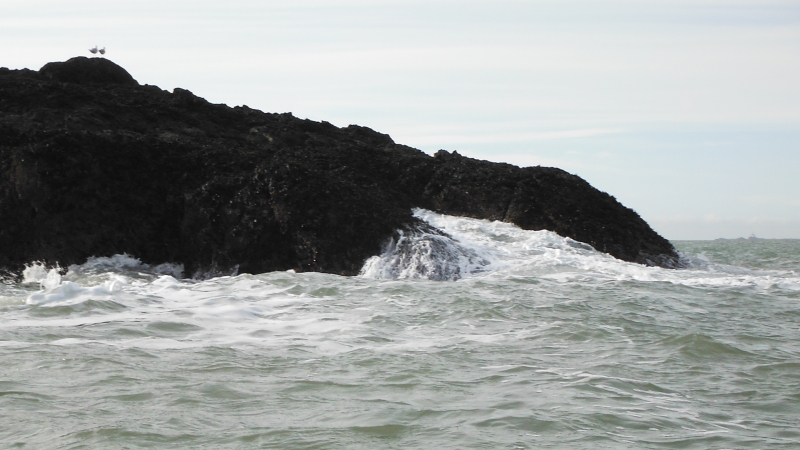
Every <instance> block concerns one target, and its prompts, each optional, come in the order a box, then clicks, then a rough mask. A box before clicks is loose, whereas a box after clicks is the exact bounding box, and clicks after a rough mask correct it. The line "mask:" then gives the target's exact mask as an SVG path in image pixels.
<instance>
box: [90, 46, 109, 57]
mask: <svg viewBox="0 0 800 450" xmlns="http://www.w3.org/2000/svg"><path fill="white" fill-rule="evenodd" d="M105 50H106V49H103V51H104V52H105ZM89 51H90V52H92V54H93V55H94V54H95V53H97V46H96V45H95V46H94V47H92V48H90V49H89Z"/></svg>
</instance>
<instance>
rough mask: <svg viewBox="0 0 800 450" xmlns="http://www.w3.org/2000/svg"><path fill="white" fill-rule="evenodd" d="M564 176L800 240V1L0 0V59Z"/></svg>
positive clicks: (654, 208) (723, 228)
mask: <svg viewBox="0 0 800 450" xmlns="http://www.w3.org/2000/svg"><path fill="white" fill-rule="evenodd" d="M94 45H99V46H100V47H103V46H105V47H106V48H107V50H108V53H107V54H106V57H108V58H109V59H111V60H112V61H114V62H116V63H117V64H119V65H121V66H122V67H124V68H125V69H127V70H128V71H129V72H130V73H131V75H133V77H134V78H136V79H137V80H138V81H139V82H140V83H143V84H145V83H146V84H154V85H157V86H159V87H161V88H163V89H173V88H175V87H182V88H186V89H189V90H191V91H192V92H194V93H195V94H196V95H199V96H201V97H204V98H206V99H208V100H209V101H212V102H215V103H226V104H228V105H231V106H234V105H241V104H246V105H248V106H250V107H252V108H257V109H261V110H263V111H267V112H287V111H290V112H292V113H293V114H294V115H295V116H298V117H301V118H309V119H313V120H327V121H329V122H331V123H333V124H335V125H338V126H347V125H349V124H359V125H364V126H368V127H371V128H373V129H375V130H378V131H380V132H383V133H388V134H390V135H391V136H392V138H393V139H394V140H395V142H398V143H402V144H406V145H410V146H412V147H416V148H419V149H421V150H423V151H426V152H428V153H433V152H435V151H437V150H439V149H442V148H443V149H447V150H451V151H452V150H457V151H458V152H459V153H462V154H464V155H467V156H471V157H475V158H480V159H488V160H492V161H503V162H510V163H513V164H517V165H521V166H527V165H538V164H541V165H548V166H555V167H560V168H562V169H564V170H567V171H568V172H571V173H574V174H577V175H579V176H581V177H583V178H584V179H586V180H587V181H589V182H590V183H591V184H592V185H594V186H595V187H597V188H599V189H601V190H603V191H606V192H608V193H609V194H611V195H613V196H615V197H616V198H617V199H619V200H620V201H621V202H622V203H623V204H624V205H626V206H628V207H631V208H633V209H634V210H636V211H637V212H638V213H639V214H640V215H641V216H642V217H643V218H644V219H645V220H646V221H648V222H649V223H650V224H651V226H653V228H654V229H655V230H656V231H658V232H659V233H661V234H662V235H664V236H665V237H667V238H669V239H714V238H718V237H725V238H735V237H740V236H745V237H746V236H749V235H750V234H751V233H755V234H756V235H757V236H759V237H766V238H800V181H799V180H800V177H798V176H797V174H798V172H799V171H800V2H799V1H797V0H793V1H785V0H784V1H771V0H760V1H751V0H740V1H735V0H692V1H683V0H668V1H656V0H652V1H651V0H639V1H631V0H620V1H602V0H552V1H551V0H541V1H539V0H528V1H508V0H493V1H469V0H466V1H448V0H426V1H390V0H370V1H365V0H327V1H319V0H292V1H284V0H280V1H263V0H262V1H251V0H229V1H205V0H193V1H183V0H179V1H169V0H162V1H158V2H156V1H152V0H140V1H137V2H115V1H95V0H87V1H68V0H67V1H65V0H60V1H53V0H26V1H24V2H23V1H18V0H14V1H8V0H0V49H1V50H0V66H5V67H10V68H14V69H19V68H24V67H27V68H32V69H38V68H40V67H41V66H42V65H44V64H45V63H47V62H49V61H63V60H66V59H68V58H70V57H72V56H79V55H84V56H91V55H90V54H89V52H88V49H89V48H90V47H92V46H94Z"/></svg>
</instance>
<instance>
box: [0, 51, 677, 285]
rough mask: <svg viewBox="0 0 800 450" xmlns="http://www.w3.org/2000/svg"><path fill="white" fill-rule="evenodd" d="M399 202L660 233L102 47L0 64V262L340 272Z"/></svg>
mask: <svg viewBox="0 0 800 450" xmlns="http://www.w3.org/2000/svg"><path fill="white" fill-rule="evenodd" d="M413 207H422V208H427V209H431V210H434V211H437V212H441V213H445V214H454V215H464V216H470V217H475V218H485V219H493V220H503V221H507V222H512V223H515V224H517V225H519V226H521V227H522V228H526V229H533V230H538V229H548V230H551V231H554V232H556V233H559V234H561V235H562V236H568V237H571V238H573V239H575V240H578V241H582V242H586V243H588V244H590V245H592V246H594V247H595V248H596V249H598V250H601V251H604V252H607V253H610V254H611V255H613V256H615V257H617V258H620V259H624V260H627V261H634V262H639V263H644V264H657V265H662V266H666V267H674V266H676V265H678V264H679V261H678V258H677V254H676V253H675V250H674V249H673V247H672V245H671V244H670V243H669V242H668V241H667V240H665V239H664V238H662V237H661V236H659V235H658V234H657V233H655V232H654V231H653V230H652V229H651V228H650V227H649V226H648V225H647V224H646V223H645V222H644V221H643V220H642V219H641V218H640V217H639V216H638V215H637V214H636V213H635V212H633V211H632V210H630V209H628V208H625V207H624V206H622V205H621V204H619V203H618V202H617V201H616V200H615V199H614V198H613V197H611V196H609V195H608V194H605V193H603V192H600V191H598V190H596V189H594V188H592V187H591V186H590V185H589V184H588V183H586V182H585V181H584V180H582V179H581V178H579V177H577V176H574V175H570V174H568V173H566V172H564V171H562V170H559V169H554V168H547V167H528V168H519V167H516V166H512V165H508V164H496V163H489V162H486V161H478V160H474V159H470V158H465V157H462V156H460V155H458V154H457V153H455V152H453V153H448V152H446V151H440V152H439V153H437V154H436V155H435V156H433V157H432V156H429V155H426V154H424V153H422V152H421V151H419V150H415V149H413V148H410V147H406V146H403V145H399V144H395V143H394V142H393V141H392V139H391V138H390V137H389V136H387V135H385V134H381V133H378V132H375V131H373V130H370V129H369V128H365V127H360V126H355V125H351V126H349V127H346V128H337V127H335V126H333V125H331V124H329V123H327V122H321V123H319V122H313V121H309V120H302V119H298V118H295V117H293V116H292V115H291V114H269V113H263V112H261V111H257V110H253V109H250V108H247V107H235V108H230V107H227V106H225V105H215V104H210V103H208V102H207V101H205V100H203V99H202V98H199V97H196V96H195V95H193V94H192V93H191V92H189V91H186V90H182V89H175V90H174V92H173V93H169V92H166V91H163V90H161V89H159V88H157V87H155V86H147V85H144V86H142V85H139V83H137V82H136V81H135V80H134V79H133V78H132V77H131V76H130V74H128V73H127V72H126V71H125V70H124V69H122V68H121V67H119V66H117V65H115V64H114V63H112V62H111V61H108V60H106V59H102V58H73V59H71V60H69V61H66V62H63V63H50V64H47V65H45V66H44V67H43V68H42V69H41V70H40V71H31V70H19V71H15V70H8V69H0V269H2V270H5V271H6V273H9V272H11V273H18V272H19V271H20V269H21V268H22V267H23V265H24V264H25V263H28V262H31V261H34V260H41V261H45V262H47V263H49V264H55V263H59V264H61V265H62V266H65V265H69V264H73V263H82V262H84V261H85V260H86V258H87V257H90V256H101V255H111V254H115V253H123V252H125V253H128V254H131V255H135V256H136V257H138V258H140V259H142V260H143V261H144V262H150V263H160V262H165V261H170V262H180V263H183V264H184V265H185V267H186V273H187V274H189V275H191V274H202V273H208V272H211V273H213V272H214V271H218V272H225V271H230V270H232V269H234V268H235V267H237V266H238V269H239V271H240V272H250V273H259V272H265V271H272V270H286V269H296V270H302V271H321V272H330V273H338V274H345V275H352V274H356V273H358V271H359V269H360V268H361V266H362V264H363V262H364V260H365V259H366V258H368V257H369V256H372V255H375V254H378V253H379V252H380V250H381V245H382V244H383V243H384V242H385V241H386V240H387V239H388V238H389V237H390V236H391V235H392V234H393V233H394V232H395V230H397V229H399V228H403V227H407V226H410V225H413V224H414V223H415V221H416V219H414V218H413V217H412V215H411V209H412V208H413Z"/></svg>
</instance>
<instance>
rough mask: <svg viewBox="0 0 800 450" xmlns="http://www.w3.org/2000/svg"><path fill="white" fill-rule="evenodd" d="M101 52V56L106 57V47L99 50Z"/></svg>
mask: <svg viewBox="0 0 800 450" xmlns="http://www.w3.org/2000/svg"><path fill="white" fill-rule="evenodd" d="M99 52H100V54H101V55H105V54H106V48H105V47H103V48H101V49H100V50H99Z"/></svg>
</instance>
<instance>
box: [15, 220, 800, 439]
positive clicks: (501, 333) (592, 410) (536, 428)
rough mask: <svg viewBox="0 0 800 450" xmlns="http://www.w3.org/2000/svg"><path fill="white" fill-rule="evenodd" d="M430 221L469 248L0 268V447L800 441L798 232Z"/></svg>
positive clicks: (118, 259)
mask: <svg viewBox="0 0 800 450" xmlns="http://www.w3.org/2000/svg"><path fill="white" fill-rule="evenodd" d="M438 220H440V221H450V222H452V223H450V225H451V228H450V229H449V230H448V231H449V232H453V234H454V236H456V237H457V238H459V239H460V242H461V243H462V244H463V245H464V246H469V247H470V248H475V249H477V250H476V254H478V255H480V256H481V257H482V258H484V259H486V260H487V261H486V262H488V265H484V266H485V267H483V268H482V269H480V270H473V269H474V268H473V269H469V270H468V268H465V269H463V274H464V275H465V276H464V277H463V278H461V279H459V280H458V281H429V280H424V279H413V277H406V278H403V279H388V280H387V279H375V278H370V273H372V272H369V271H368V270H365V274H364V276H361V277H351V278H347V277H339V276H334V275H325V274H316V273H303V274H297V273H292V272H275V273H268V274H262V275H246V274H245V275H239V276H235V277H219V278H213V279H209V280H205V281H194V280H180V279H179V278H175V277H173V276H170V275H165V269H164V268H163V267H162V268H152V267H148V266H145V265H141V264H139V263H138V262H137V261H135V260H134V259H132V258H129V257H125V256H116V257H113V258H96V259H94V260H92V261H90V262H87V264H85V265H83V266H77V267H72V268H70V272H69V273H68V274H67V275H65V276H63V277H60V278H59V277H58V276H57V274H55V273H51V274H50V277H49V278H48V277H47V276H46V275H47V274H46V271H43V269H41V268H39V273H38V274H37V273H34V272H36V271H35V270H32V271H31V273H30V274H29V275H30V276H29V280H28V281H33V282H29V283H23V284H19V285H14V286H0V358H2V359H1V361H2V365H1V366H0V447H2V448H30V449H44V448H47V449H81V448H87V449H88V448H92V449H95V448H102V449H117V448H119V449H122V448H129V449H135V448H172V449H184V448H207V449H250V448H280V449H328V448H331V449H334V448H335V449H338V448H348V449H384V448H386V449H433V448H436V449H504V448H507V449H513V448H523V449H527V448H530V449H533V448H537V449H538V448H558V449H673V448H680V449H686V448H688V449H694V448H696V449H756V448H759V449H765V448H769V449H796V448H800V241H797V240H758V241H752V240H733V241H702V242H700V241H691V242H689V241H684V242H676V246H677V248H678V249H679V250H680V251H681V252H683V254H684V255H686V257H687V261H689V262H690V264H691V267H690V268H688V269H682V270H668V269H661V268H648V267H643V266H638V265H635V264H629V263H624V262H621V261H617V260H614V259H613V258H610V257H608V256H606V255H603V254H600V253H597V252H594V251H593V250H591V249H587V248H585V246H581V245H577V244H576V243H574V242H570V241H569V240H564V239H561V238H559V237H557V236H556V235H553V234H552V233H547V232H525V231H522V230H513V229H512V228H510V227H509V226H506V225H505V224H497V223H489V222H485V221H471V220H467V219H456V218H447V217H446V216H439V217H438ZM438 225H439V226H442V223H439V224H438ZM459 233H460V234H459ZM470 236H472V237H471V238H470ZM470 239H472V240H470ZM492 242H494V243H496V245H493V244H492ZM487 249H490V250H487ZM491 249H495V250H496V252H495V253H491V252H492V251H495V250H491ZM487 252H488V253H487ZM490 253H491V254H490ZM384 256H386V255H384ZM374 265H375V261H373V266H374ZM373 275H374V273H373Z"/></svg>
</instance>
